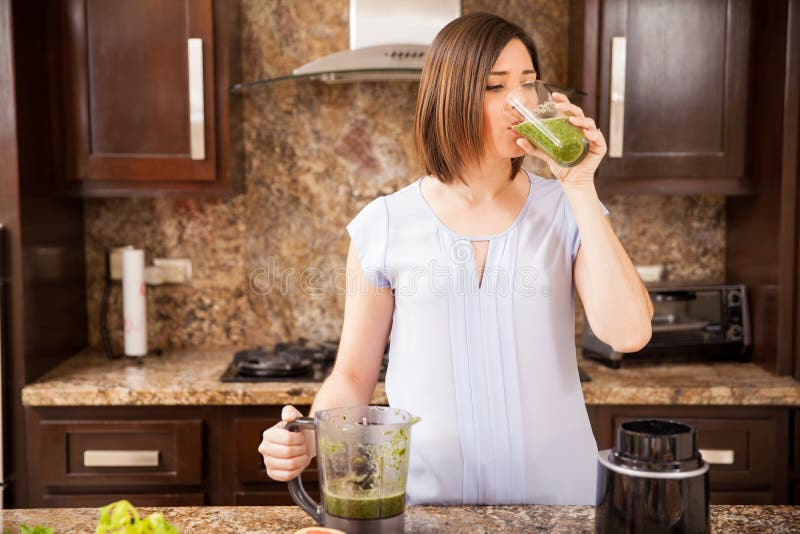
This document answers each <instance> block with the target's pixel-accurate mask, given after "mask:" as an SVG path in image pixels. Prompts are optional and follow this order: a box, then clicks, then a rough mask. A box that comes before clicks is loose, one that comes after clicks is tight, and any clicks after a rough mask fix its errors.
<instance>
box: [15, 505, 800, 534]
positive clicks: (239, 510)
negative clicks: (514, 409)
mask: <svg viewBox="0 0 800 534" xmlns="http://www.w3.org/2000/svg"><path fill="white" fill-rule="evenodd" d="M156 511H158V512H162V513H163V514H164V518H165V519H166V520H167V521H169V522H170V523H171V524H172V525H174V526H175V527H177V528H178V530H179V531H180V532H182V533H193V532H203V533H228V532H230V533H235V532H248V533H251V534H255V533H264V534H266V533H281V534H287V533H291V532H293V531H295V530H297V529H300V528H304V527H310V526H314V522H313V521H312V520H311V518H310V517H309V516H308V515H306V514H305V513H304V512H302V511H301V510H300V509H299V508H297V507H294V506H283V507H281V506H270V507H258V506H237V507H186V508H163V509H155V508H141V509H140V512H141V513H143V515H147V514H150V513H152V512H156ZM97 517H98V513H97V510H96V509H92V508H50V509H23V510H3V511H2V512H0V518H1V520H0V525H1V526H2V531H3V532H4V531H5V529H6V528H10V529H11V532H13V533H15V534H16V533H17V532H19V526H20V524H22V523H25V524H27V525H28V526H40V525H41V526H54V527H55V528H56V532H57V533H59V534H61V533H68V532H69V533H71V532H93V531H94V527H95V525H96V523H97ZM711 527H712V532H737V533H738V534H742V533H746V532H773V533H783V532H786V533H788V532H797V531H798V529H800V507H797V506H712V507H711ZM406 532H408V533H413V532H493V533H503V532H565V533H566V532H570V533H574V532H587V533H588V532H594V507H591V506H448V507H440V506H410V507H408V508H407V509H406Z"/></svg>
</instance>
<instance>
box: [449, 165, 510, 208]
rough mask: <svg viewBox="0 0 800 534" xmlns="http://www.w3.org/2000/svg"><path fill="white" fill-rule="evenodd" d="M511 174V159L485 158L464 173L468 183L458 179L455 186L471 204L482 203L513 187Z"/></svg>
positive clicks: (465, 180)
mask: <svg viewBox="0 0 800 534" xmlns="http://www.w3.org/2000/svg"><path fill="white" fill-rule="evenodd" d="M509 174H511V160H510V159H507V158H497V159H491V160H489V159H484V160H483V161H481V163H480V164H479V165H476V166H474V167H471V168H468V169H467V172H465V173H464V182H466V184H465V183H464V182H461V181H456V182H454V183H453V186H454V187H455V188H456V190H457V191H458V193H459V195H460V196H462V197H463V198H464V200H466V201H468V202H469V203H471V204H472V203H474V204H481V203H483V202H490V201H492V200H494V199H496V198H497V197H499V196H500V195H502V194H503V193H505V192H506V191H507V190H508V188H509V187H511V185H512V184H513V183H514V182H513V180H509V178H508V177H509ZM515 178H516V177H515Z"/></svg>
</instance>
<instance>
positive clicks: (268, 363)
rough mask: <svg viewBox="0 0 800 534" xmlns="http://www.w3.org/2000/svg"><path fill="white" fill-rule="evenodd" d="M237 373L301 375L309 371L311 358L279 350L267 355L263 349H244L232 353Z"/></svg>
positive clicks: (248, 374)
mask: <svg viewBox="0 0 800 534" xmlns="http://www.w3.org/2000/svg"><path fill="white" fill-rule="evenodd" d="M234 359H235V361H237V362H238V363H239V374H241V375H243V376H251V377H258V378H273V377H274V378H277V377H286V376H301V375H305V374H308V373H309V372H310V371H311V363H312V362H311V359H309V358H308V357H304V355H303V354H298V353H296V352H291V351H288V350H285V351H281V352H279V353H278V354H275V355H274V356H269V355H268V354H267V353H266V351H264V349H257V350H244V351H240V352H237V353H236V354H235V355H234Z"/></svg>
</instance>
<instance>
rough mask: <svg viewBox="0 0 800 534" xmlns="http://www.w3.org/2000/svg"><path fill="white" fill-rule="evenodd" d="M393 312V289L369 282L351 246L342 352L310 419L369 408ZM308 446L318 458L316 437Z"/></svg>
mask: <svg viewBox="0 0 800 534" xmlns="http://www.w3.org/2000/svg"><path fill="white" fill-rule="evenodd" d="M393 312H394V295H392V292H391V289H390V288H388V287H383V288H380V287H375V286H373V285H371V284H370V283H369V282H367V281H366V279H365V278H364V277H363V276H362V272H361V264H360V262H359V260H358V255H357V254H356V251H355V247H354V246H353V244H352V243H350V250H349V251H348V253H347V296H346V298H345V305H344V324H343V325H342V335H341V339H340V341H339V352H338V354H337V356H336V363H335V365H334V367H333V371H331V374H330V376H328V378H327V379H326V380H325V382H323V384H322V387H320V389H319V392H318V393H317V396H316V397H315V398H314V404H313V405H312V406H311V413H310V414H309V415H313V414H314V412H316V411H317V410H324V409H326V408H340V407H345V406H366V405H367V404H369V402H370V399H372V393H373V392H374V390H375V385H376V384H377V383H378V374H379V373H380V370H381V360H382V358H383V351H384V349H385V348H386V340H387V339H388V338H389V332H390V330H391V326H392V314H393ZM306 444H307V445H308V450H309V451H310V453H311V454H310V456H311V457H313V456H315V455H316V450H315V444H314V439H313V433H311V432H307V433H306Z"/></svg>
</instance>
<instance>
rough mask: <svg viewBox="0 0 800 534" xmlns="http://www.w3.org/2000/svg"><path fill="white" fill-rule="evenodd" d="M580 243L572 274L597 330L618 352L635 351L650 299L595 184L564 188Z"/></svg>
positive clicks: (645, 329) (646, 332)
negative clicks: (604, 211)
mask: <svg viewBox="0 0 800 534" xmlns="http://www.w3.org/2000/svg"><path fill="white" fill-rule="evenodd" d="M564 194H565V195H566V197H567V200H568V201H569V203H570V207H571V208H572V213H573V215H574V216H575V221H576V222H577V223H578V231H579V232H580V235H581V246H580V247H579V248H578V254H577V255H576V257H575V263H574V266H573V273H574V275H573V279H574V281H575V288H576V289H577V290H578V294H579V295H580V297H581V302H582V303H583V307H584V309H585V310H586V318H587V319H588V320H589V325H590V326H591V327H592V331H593V332H594V333H595V335H596V336H597V337H598V338H599V339H601V340H602V341H604V342H605V343H607V344H609V345H611V347H612V348H613V349H614V350H616V351H619V352H635V351H637V350H639V349H641V348H642V347H644V346H645V345H646V344H647V342H648V341H649V340H650V334H651V322H650V320H651V319H652V317H653V304H652V303H651V301H650V296H649V294H648V292H647V289H646V288H645V286H644V284H643V283H642V281H641V279H640V278H639V274H638V273H637V272H636V268H635V267H634V266H633V263H632V262H631V260H630V258H629V257H628V254H627V253H626V252H625V249H624V248H622V244H621V243H620V242H619V239H617V236H616V234H615V233H614V230H613V228H612V227H611V223H610V222H609V221H608V218H607V217H606V216H605V215H604V214H603V212H602V210H601V209H600V200H599V199H598V198H597V192H596V190H595V188H594V185H593V184H585V185H581V186H576V187H569V186H567V187H564Z"/></svg>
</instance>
